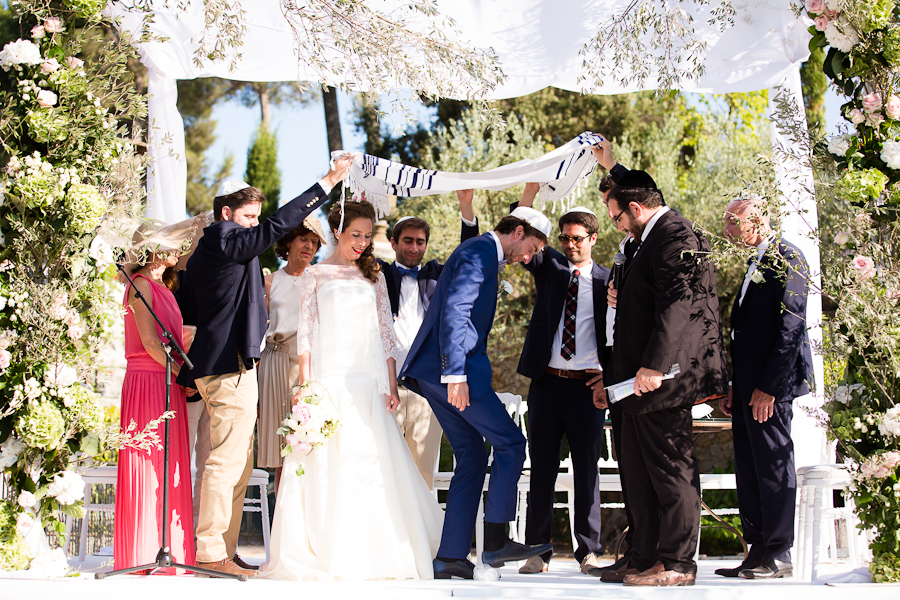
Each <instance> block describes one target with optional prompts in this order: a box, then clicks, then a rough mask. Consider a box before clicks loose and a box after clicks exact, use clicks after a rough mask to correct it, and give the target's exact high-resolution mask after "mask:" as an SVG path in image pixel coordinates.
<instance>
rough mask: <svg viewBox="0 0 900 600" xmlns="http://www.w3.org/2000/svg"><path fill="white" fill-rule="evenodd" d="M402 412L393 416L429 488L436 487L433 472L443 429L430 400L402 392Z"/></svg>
mask: <svg viewBox="0 0 900 600" xmlns="http://www.w3.org/2000/svg"><path fill="white" fill-rule="evenodd" d="M399 392H400V408H398V409H397V410H396V411H395V412H394V416H395V417H396V418H397V423H398V424H399V425H400V431H401V432H402V433H403V437H404V438H406V443H407V445H408V446H409V451H410V452H412V455H413V459H414V460H415V461H416V467H418V468H419V473H421V474H422V478H423V479H424V480H425V483H427V484H428V488H429V489H432V488H433V487H434V469H435V466H436V465H437V460H438V456H439V455H440V452H441V434H442V433H443V431H442V430H441V425H440V423H438V420H437V417H436V416H434V411H433V410H431V406H429V405H428V400H426V399H425V398H423V397H422V396H420V395H418V394H416V393H415V392H411V391H409V390H407V389H405V388H400V390H399Z"/></svg>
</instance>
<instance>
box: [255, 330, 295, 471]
mask: <svg viewBox="0 0 900 600" xmlns="http://www.w3.org/2000/svg"><path fill="white" fill-rule="evenodd" d="M258 377H259V421H258V422H257V424H256V425H257V429H256V432H257V439H258V440H259V446H258V448H257V454H256V464H257V466H259V467H260V468H276V467H280V466H281V465H282V463H283V462H284V460H283V459H282V458H281V447H282V444H283V442H284V438H283V437H282V436H280V435H278V434H277V433H276V432H275V431H276V430H277V429H278V428H279V427H280V426H281V422H282V421H283V420H284V417H285V416H286V415H287V414H288V413H289V412H290V411H291V397H292V396H293V392H292V390H291V386H293V385H295V384H296V383H297V382H298V381H299V379H300V363H299V361H298V358H297V336H296V334H295V335H294V336H292V337H290V338H284V339H282V340H279V341H273V340H266V347H265V348H263V351H262V355H261V356H260V360H259V373H258Z"/></svg>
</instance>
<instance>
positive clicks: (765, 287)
mask: <svg viewBox="0 0 900 600" xmlns="http://www.w3.org/2000/svg"><path fill="white" fill-rule="evenodd" d="M725 235H726V236H727V237H728V238H729V239H731V241H732V242H734V243H735V244H736V245H737V246H739V247H743V248H755V249H756V252H754V254H753V256H752V257H751V258H750V261H749V266H748V268H747V274H746V276H745V277H744V283H743V285H742V286H741V290H740V292H739V293H738V296H737V298H735V301H734V306H733V308H732V309H731V336H732V341H731V358H732V367H733V373H732V385H731V386H730V387H729V393H728V396H727V397H725V398H723V399H722V400H721V402H720V403H719V406H720V408H721V409H722V412H724V413H725V414H727V415H731V417H732V432H733V434H734V472H735V475H736V477H737V493H738V507H739V508H740V511H741V526H742V529H743V533H744V539H745V540H746V541H747V543H749V544H750V552H749V553H748V556H747V558H746V559H745V560H744V562H743V563H742V564H741V565H740V566H739V567H737V568H734V569H718V570H717V571H716V574H718V575H723V576H725V577H743V578H746V579H771V578H781V577H791V576H792V574H793V569H792V565H791V546H792V545H793V543H794V504H795V501H796V493H797V481H796V472H795V470H794V444H793V441H792V440H791V417H792V402H793V400H794V398H796V397H798V396H803V395H806V394H808V393H809V391H810V389H809V388H810V386H809V383H808V382H809V381H810V380H811V378H812V373H813V370H812V351H811V350H810V345H809V336H808V334H807V327H806V297H807V292H808V288H809V276H808V270H807V267H806V261H805V259H804V257H803V254H802V253H801V252H800V250H799V249H798V248H797V247H796V246H794V245H793V244H791V243H789V242H787V241H785V240H783V239H780V238H778V236H776V235H775V233H774V232H773V231H772V228H771V226H770V223H769V218H768V215H767V214H766V211H765V201H764V200H762V199H759V198H741V199H738V200H735V201H733V202H731V203H730V204H729V205H728V208H726V209H725Z"/></svg>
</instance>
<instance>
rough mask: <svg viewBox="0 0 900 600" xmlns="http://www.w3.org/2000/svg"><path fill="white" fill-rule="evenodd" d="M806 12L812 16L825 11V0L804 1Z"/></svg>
mask: <svg viewBox="0 0 900 600" xmlns="http://www.w3.org/2000/svg"><path fill="white" fill-rule="evenodd" d="M806 10H808V11H809V12H811V13H812V14H814V15H817V14H819V13H821V12H822V11H823V10H825V0H806Z"/></svg>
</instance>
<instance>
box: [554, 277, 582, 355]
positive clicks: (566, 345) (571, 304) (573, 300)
mask: <svg viewBox="0 0 900 600" xmlns="http://www.w3.org/2000/svg"><path fill="white" fill-rule="evenodd" d="M579 275H580V273H579V272H578V269H575V270H574V271H572V281H571V282H569V292H568V293H567V294H566V313H565V316H564V317H563V334H562V346H561V347H560V349H559V353H560V354H562V357H563V358H564V359H566V360H570V359H571V358H572V357H573V356H575V313H576V312H577V311H578V276H579Z"/></svg>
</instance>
